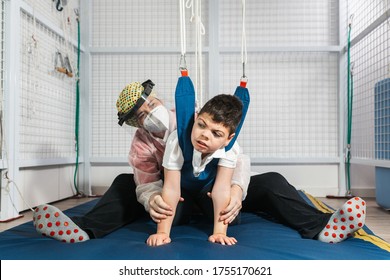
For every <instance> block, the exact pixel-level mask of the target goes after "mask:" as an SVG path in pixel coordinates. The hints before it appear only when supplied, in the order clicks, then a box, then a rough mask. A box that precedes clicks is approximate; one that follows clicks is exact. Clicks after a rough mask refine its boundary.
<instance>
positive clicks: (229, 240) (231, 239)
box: [209, 233, 237, 245]
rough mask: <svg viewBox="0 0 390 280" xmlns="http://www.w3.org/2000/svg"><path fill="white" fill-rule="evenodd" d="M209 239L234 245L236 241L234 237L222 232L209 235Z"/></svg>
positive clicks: (213, 241)
mask: <svg viewBox="0 0 390 280" xmlns="http://www.w3.org/2000/svg"><path fill="white" fill-rule="evenodd" d="M209 241H210V242H212V243H220V244H222V245H234V244H236V243H237V240H236V239H235V238H234V237H229V236H226V234H223V233H214V234H213V235H210V236H209Z"/></svg>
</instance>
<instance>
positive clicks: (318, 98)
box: [220, 53, 339, 160]
mask: <svg viewBox="0 0 390 280" xmlns="http://www.w3.org/2000/svg"><path fill="white" fill-rule="evenodd" d="M337 67H338V55H337V54H331V53H258V54H251V55H250V60H249V63H248V65H247V76H248V78H249V81H248V89H249V92H250V96H251V104H250V108H249V111H248V115H247V118H246V120H245V125H244V127H243V130H242V132H241V134H240V136H239V138H238V141H239V143H240V144H241V146H242V147H243V148H244V152H245V153H247V154H249V155H250V156H251V157H252V158H258V159H259V158H263V159H264V158H285V159H286V160H288V159H289V158H332V157H333V158H334V157H337V155H338V137H339V135H338V71H337V70H336V69H337ZM241 75H242V72H241V68H240V64H239V63H238V60H237V56H236V55H229V54H226V55H222V56H221V70H220V81H221V83H220V87H221V92H230V93H233V92H234V90H235V88H236V86H237V85H238V82H239V79H240V77H241Z"/></svg>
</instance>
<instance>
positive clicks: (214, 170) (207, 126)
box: [147, 94, 243, 246]
mask: <svg viewBox="0 0 390 280" xmlns="http://www.w3.org/2000/svg"><path fill="white" fill-rule="evenodd" d="M187 106H192V105H191V104H189V105H187ZM193 108H194V107H193ZM187 109H188V108H187ZM242 110H243V105H242V103H241V101H240V100H239V99H238V98H237V97H235V96H233V95H227V94H221V95H217V96H215V97H214V98H212V99H210V100H209V101H208V102H207V103H206V104H205V105H204V106H203V108H202V109H201V110H200V112H199V114H198V116H197V117H196V120H195V123H194V124H193V126H192V130H191V132H190V139H191V142H189V141H188V139H189V138H188V136H189V135H188V134H189V131H190V129H191V126H190V124H191V123H192V122H193V121H192V122H191V121H190V122H188V123H187V124H188V125H189V127H187V128H186V127H180V125H179V122H180V119H179V118H180V117H181V116H178V119H177V121H178V130H176V131H174V132H172V133H171V135H170V136H169V138H168V141H167V146H166V150H165V153H164V159H163V166H164V168H165V169H164V179H165V180H164V186H163V191H162V197H163V199H164V201H165V202H167V203H168V204H169V205H170V206H171V207H172V209H173V210H174V212H175V209H176V206H177V204H178V202H179V198H180V193H181V189H184V190H186V191H188V192H190V193H193V194H195V195H196V193H197V192H199V191H200V190H201V189H202V188H209V187H211V186H212V193H211V197H212V201H213V208H214V230H213V234H212V235H211V236H210V237H209V241H211V242H217V243H221V244H223V245H225V244H226V245H233V244H235V243H236V242H237V240H236V239H235V238H234V237H228V236H227V235H226V233H227V224H225V223H223V222H222V221H221V219H220V213H221V211H222V210H223V209H224V208H225V207H226V205H227V204H228V203H229V199H230V181H231V177H232V174H233V170H234V168H235V164H236V159H237V156H238V154H239V146H238V144H237V143H235V144H234V145H233V146H232V147H231V149H229V150H227V151H225V147H227V146H228V145H229V143H230V142H231V140H232V139H233V138H234V136H235V131H236V129H237V127H238V125H239V123H240V121H241V117H242ZM192 111H193V110H192ZM184 123H186V121H184ZM186 136H187V138H186V139H185V137H186ZM186 140H187V141H186ZM229 146H230V145H229ZM184 203H185V202H184ZM173 217H174V216H171V217H168V218H167V219H165V220H162V221H161V222H160V223H159V224H158V225H157V233H156V234H153V235H151V236H150V237H149V238H148V240H147V244H148V245H149V246H160V245H163V244H167V243H170V242H171V239H170V237H169V236H170V229H171V226H172V222H173Z"/></svg>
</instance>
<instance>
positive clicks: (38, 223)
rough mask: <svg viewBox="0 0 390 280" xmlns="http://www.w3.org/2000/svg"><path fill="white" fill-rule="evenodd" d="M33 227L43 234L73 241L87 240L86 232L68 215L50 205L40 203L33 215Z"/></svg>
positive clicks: (60, 239)
mask: <svg viewBox="0 0 390 280" xmlns="http://www.w3.org/2000/svg"><path fill="white" fill-rule="evenodd" d="M33 223H34V227H35V229H36V230H37V231H38V232H39V233H41V234H42V235H43V236H48V237H51V238H54V239H56V240H59V241H62V242H66V243H75V242H82V241H86V240H89V236H88V234H87V233H86V232H85V231H83V230H82V229H81V228H80V227H79V226H77V225H76V224H75V223H74V222H73V221H72V220H71V219H70V218H69V217H68V216H66V215H65V214H64V213H62V212H61V211H60V210H59V209H58V208H56V207H54V206H51V205H47V204H44V205H40V206H38V207H37V208H35V211H34V215H33Z"/></svg>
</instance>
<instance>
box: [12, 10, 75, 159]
mask: <svg viewBox="0 0 390 280" xmlns="http://www.w3.org/2000/svg"><path fill="white" fill-rule="evenodd" d="M20 16H21V18H20V26H21V34H20V35H21V37H20V42H21V48H20V58H21V66H20V69H21V85H20V86H21V91H20V155H19V157H20V159H21V160H36V159H53V158H54V159H57V158H66V157H74V156H75V140H74V131H75V107H76V105H75V96H76V95H75V90H76V82H75V76H74V75H73V77H68V76H67V75H65V74H63V73H60V72H58V71H56V70H55V66H56V65H55V53H56V51H58V50H59V51H60V52H61V53H62V55H63V57H65V56H66V55H68V57H69V59H70V63H71V65H72V68H73V69H72V70H73V72H74V71H75V62H76V60H77V56H76V55H77V54H76V51H75V48H74V47H73V46H71V45H69V44H67V43H65V41H64V39H63V38H62V37H60V36H59V35H58V34H56V33H54V32H53V31H52V30H51V29H49V28H48V27H46V26H44V25H42V24H40V22H38V21H36V20H34V18H33V17H32V16H30V15H28V14H26V13H24V12H21V14H20ZM33 35H34V36H33ZM59 65H60V63H58V64H57V66H59Z"/></svg>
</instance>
